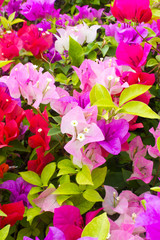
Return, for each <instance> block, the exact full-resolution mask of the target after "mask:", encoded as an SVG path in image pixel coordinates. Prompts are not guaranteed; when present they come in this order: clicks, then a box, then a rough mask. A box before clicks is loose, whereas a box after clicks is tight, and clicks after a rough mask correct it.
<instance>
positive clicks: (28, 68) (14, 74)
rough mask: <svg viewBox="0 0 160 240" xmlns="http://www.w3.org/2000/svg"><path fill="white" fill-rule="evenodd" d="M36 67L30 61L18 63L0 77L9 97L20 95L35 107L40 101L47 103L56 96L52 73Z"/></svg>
mask: <svg viewBox="0 0 160 240" xmlns="http://www.w3.org/2000/svg"><path fill="white" fill-rule="evenodd" d="M36 68H37V66H35V65H33V64H32V63H27V64H25V65H23V64H22V63H19V64H17V65H16V66H15V67H14V68H13V69H12V70H11V73H10V76H9V77H7V76H4V77H1V78H0V82H3V83H5V84H6V85H7V87H8V89H9V92H10V95H11V97H13V98H19V97H20V96H21V95H22V96H23V98H24V99H26V100H27V103H28V105H33V106H34V107H35V108H37V107H38V106H39V105H40V103H42V104H48V103H49V102H50V101H51V100H52V99H54V98H58V94H57V92H56V87H55V85H54V82H55V81H54V78H53V77H52V75H51V74H50V73H49V72H45V73H42V71H43V68H40V69H39V71H37V70H36Z"/></svg>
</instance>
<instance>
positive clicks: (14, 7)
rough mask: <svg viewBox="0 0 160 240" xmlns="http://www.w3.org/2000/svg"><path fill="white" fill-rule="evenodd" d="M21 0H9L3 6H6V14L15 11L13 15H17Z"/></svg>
mask: <svg viewBox="0 0 160 240" xmlns="http://www.w3.org/2000/svg"><path fill="white" fill-rule="evenodd" d="M22 1H23V0H10V1H9V3H8V4H7V5H6V6H5V7H6V10H5V11H6V13H7V14H8V16H9V15H10V14H12V13H14V12H15V17H17V16H18V14H19V12H20V7H21V3H22Z"/></svg>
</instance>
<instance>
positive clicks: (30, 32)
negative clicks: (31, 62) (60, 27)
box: [18, 22, 52, 56]
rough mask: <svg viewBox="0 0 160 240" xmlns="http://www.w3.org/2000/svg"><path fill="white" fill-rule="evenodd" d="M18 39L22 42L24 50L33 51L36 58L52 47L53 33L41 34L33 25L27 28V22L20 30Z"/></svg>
mask: <svg viewBox="0 0 160 240" xmlns="http://www.w3.org/2000/svg"><path fill="white" fill-rule="evenodd" d="M18 37H19V38H20V39H21V40H22V42H23V45H24V46H23V47H24V49H25V50H27V51H31V52H32V53H33V55H35V56H38V55H39V54H40V53H42V52H44V51H45V50H47V49H49V48H50V47H51V45H52V34H51V33H49V32H42V33H41V31H39V30H38V27H37V26H36V25H33V24H31V25H30V26H27V23H26V22H24V24H23V27H22V28H21V29H19V30H18Z"/></svg>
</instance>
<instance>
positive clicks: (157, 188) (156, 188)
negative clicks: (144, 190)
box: [150, 187, 160, 192]
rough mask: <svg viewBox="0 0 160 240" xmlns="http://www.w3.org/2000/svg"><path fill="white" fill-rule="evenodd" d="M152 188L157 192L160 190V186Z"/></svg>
mask: <svg viewBox="0 0 160 240" xmlns="http://www.w3.org/2000/svg"><path fill="white" fill-rule="evenodd" d="M150 190H152V191H155V192H160V187H152V188H150Z"/></svg>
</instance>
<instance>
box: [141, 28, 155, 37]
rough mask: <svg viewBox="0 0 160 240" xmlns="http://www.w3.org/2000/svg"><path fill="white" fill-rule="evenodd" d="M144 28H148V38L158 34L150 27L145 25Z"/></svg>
mask: <svg viewBox="0 0 160 240" xmlns="http://www.w3.org/2000/svg"><path fill="white" fill-rule="evenodd" d="M144 28H145V29H147V30H148V35H147V38H150V37H155V36H156V33H155V32H154V31H153V30H152V29H151V28H149V27H144Z"/></svg>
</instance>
